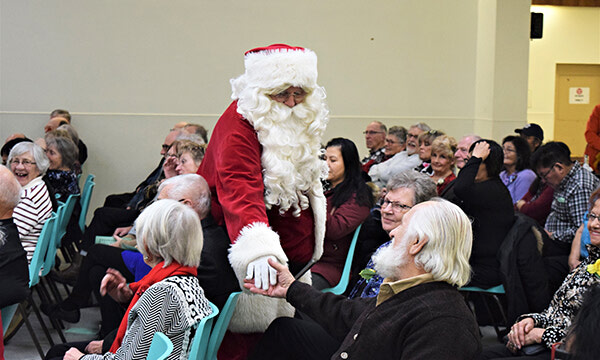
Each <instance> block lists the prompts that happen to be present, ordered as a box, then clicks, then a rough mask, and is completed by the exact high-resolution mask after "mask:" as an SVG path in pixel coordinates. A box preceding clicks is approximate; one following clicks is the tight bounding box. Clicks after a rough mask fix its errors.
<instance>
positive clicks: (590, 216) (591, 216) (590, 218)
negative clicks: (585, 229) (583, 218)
mask: <svg viewBox="0 0 600 360" xmlns="http://www.w3.org/2000/svg"><path fill="white" fill-rule="evenodd" d="M594 219H596V220H598V221H600V215H596V214H592V213H589V214H588V221H589V222H592V221H594Z"/></svg>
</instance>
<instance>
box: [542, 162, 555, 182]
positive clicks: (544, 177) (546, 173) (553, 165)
mask: <svg viewBox="0 0 600 360" xmlns="http://www.w3.org/2000/svg"><path fill="white" fill-rule="evenodd" d="M556 164H558V163H557V162H555V163H554V164H552V166H550V169H548V171H546V172H545V173H543V174H541V173H540V174H539V176H540V178H541V179H543V180H546V177H547V176H548V174H550V171H552V169H554V167H555V166H556Z"/></svg>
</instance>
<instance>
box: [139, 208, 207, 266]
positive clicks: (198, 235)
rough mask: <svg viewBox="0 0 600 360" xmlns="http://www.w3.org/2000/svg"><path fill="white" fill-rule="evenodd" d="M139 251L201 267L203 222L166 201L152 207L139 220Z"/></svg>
mask: <svg viewBox="0 0 600 360" xmlns="http://www.w3.org/2000/svg"><path fill="white" fill-rule="evenodd" d="M137 241H138V246H137V247H138V250H139V251H140V252H141V253H142V254H143V255H144V256H150V257H152V258H158V257H160V258H162V259H163V260H164V261H165V266H167V265H169V264H171V263H172V262H177V263H179V264H181V265H185V266H192V267H198V266H199V265H200V254H201V253H202V245H203V242H204V236H203V235H202V226H201V225H200V218H199V217H198V214H196V212H195V211H194V210H192V209H191V208H190V207H189V206H185V205H183V204H182V203H180V202H178V201H175V200H170V199H165V200H159V201H157V202H155V203H153V204H152V205H150V206H148V207H147V208H146V209H145V210H144V211H143V212H142V213H141V214H140V216H139V217H138V218H137Z"/></svg>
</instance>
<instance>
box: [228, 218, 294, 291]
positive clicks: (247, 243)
mask: <svg viewBox="0 0 600 360" xmlns="http://www.w3.org/2000/svg"><path fill="white" fill-rule="evenodd" d="M269 255H271V256H275V257H276V258H277V260H278V261H279V262H280V263H282V264H287V261H288V258H287V256H286V255H285V252H284V251H283V248H282V247H281V244H280V243H279V235H277V233H276V232H275V231H273V230H272V229H271V228H270V227H269V226H268V225H267V224H265V223H261V222H255V223H253V224H250V225H248V226H246V227H244V228H243V229H242V231H240V235H239V236H238V238H237V240H236V242H235V244H233V245H231V248H229V263H230V264H231V267H232V268H233V271H235V275H236V276H237V278H238V281H239V282H240V287H242V288H243V287H244V282H243V281H244V278H245V277H246V270H247V269H248V264H249V263H250V262H252V261H254V260H256V259H258V258H260V257H263V256H269Z"/></svg>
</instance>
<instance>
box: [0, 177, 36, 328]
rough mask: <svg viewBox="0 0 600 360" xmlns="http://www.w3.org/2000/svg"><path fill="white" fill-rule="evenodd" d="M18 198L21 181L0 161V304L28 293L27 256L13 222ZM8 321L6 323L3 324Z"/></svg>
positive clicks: (9, 303) (14, 300) (6, 304)
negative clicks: (0, 291) (0, 163)
mask: <svg viewBox="0 0 600 360" xmlns="http://www.w3.org/2000/svg"><path fill="white" fill-rule="evenodd" d="M20 200H21V185H19V182H18V181H17V179H16V178H15V177H14V175H13V174H12V173H11V172H10V170H8V169H7V168H6V167H5V166H3V165H0V289H4V291H2V293H1V294H0V308H3V307H5V306H8V305H11V304H15V303H18V302H21V301H23V300H24V299H25V298H27V296H28V295H29V270H28V267H27V256H26V252H25V250H23V246H22V245H21V240H20V239H19V231H18V229H17V226H16V225H15V223H14V222H13V218H12V216H13V209H14V208H15V207H16V206H17V204H18V203H19V201H20ZM5 325H8V324H5Z"/></svg>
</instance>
